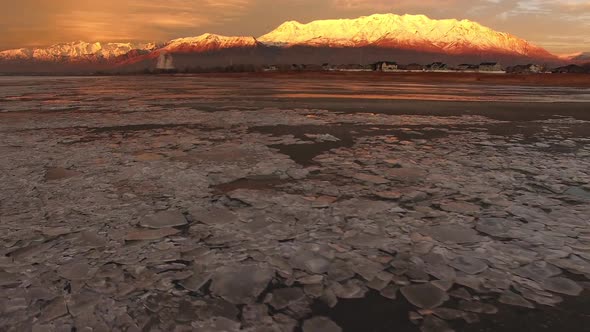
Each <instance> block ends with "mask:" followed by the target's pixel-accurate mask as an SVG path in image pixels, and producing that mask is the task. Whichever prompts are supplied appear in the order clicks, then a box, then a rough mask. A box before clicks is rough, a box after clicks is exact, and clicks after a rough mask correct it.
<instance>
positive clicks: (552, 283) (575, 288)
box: [542, 277, 584, 296]
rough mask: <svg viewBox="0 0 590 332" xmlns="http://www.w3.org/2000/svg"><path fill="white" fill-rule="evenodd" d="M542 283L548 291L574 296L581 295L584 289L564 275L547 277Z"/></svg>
mask: <svg viewBox="0 0 590 332" xmlns="http://www.w3.org/2000/svg"><path fill="white" fill-rule="evenodd" d="M542 285H543V288H545V289H546V290H548V291H552V292H555V293H560V294H565V295H572V296H576V295H580V294H581V293H582V291H583V290H584V289H583V288H582V286H580V285H578V284H577V283H576V282H574V281H572V280H570V279H567V278H563V277H554V278H549V279H545V281H543V284H542Z"/></svg>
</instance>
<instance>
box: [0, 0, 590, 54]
mask: <svg viewBox="0 0 590 332" xmlns="http://www.w3.org/2000/svg"><path fill="white" fill-rule="evenodd" d="M0 8H1V9H2V10H1V11H0V50H1V49H10V48H19V47H43V46H49V45H51V44H55V43H59V42H67V41H76V40H84V41H88V42H91V41H92V42H94V41H100V42H106V41H113V42H147V41H156V42H160V41H166V40H169V39H173V38H180V37H189V36H197V35H200V34H202V33H205V32H210V33H217V34H224V35H239V36H254V37H258V36H260V35H263V34H265V33H267V32H269V31H271V30H272V29H274V28H276V27H277V26H278V25H280V24H281V23H283V22H284V21H288V20H296V21H299V22H302V23H305V22H309V21H312V20H317V19H332V18H355V17H359V16H363V15H370V14H376V13H395V14H400V15H402V14H424V15H427V16H429V17H431V18H436V19H442V18H456V19H470V20H473V21H476V22H479V23H481V24H483V25H486V26H489V27H491V28H493V29H495V30H498V31H502V32H509V33H511V34H513V35H516V36H518V37H521V38H524V39H527V40H529V41H531V42H533V43H535V44H537V45H539V46H542V47H545V48H546V49H548V50H549V51H551V52H554V53H558V54H567V53H575V52H578V51H590V0H161V1H158V0H18V1H15V0H0Z"/></svg>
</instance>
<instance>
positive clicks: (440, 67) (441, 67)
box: [426, 62, 449, 71]
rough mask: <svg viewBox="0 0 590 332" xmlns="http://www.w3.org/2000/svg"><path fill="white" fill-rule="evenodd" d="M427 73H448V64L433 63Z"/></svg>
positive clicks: (427, 68) (427, 67)
mask: <svg viewBox="0 0 590 332" xmlns="http://www.w3.org/2000/svg"><path fill="white" fill-rule="evenodd" d="M426 70H427V71H448V70H449V66H448V65H447V64H446V63H442V62H433V63H431V64H429V65H428V66H426Z"/></svg>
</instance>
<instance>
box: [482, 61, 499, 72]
mask: <svg viewBox="0 0 590 332" xmlns="http://www.w3.org/2000/svg"><path fill="white" fill-rule="evenodd" d="M479 71H480V72H488V73H493V72H496V73H498V72H504V68H502V65H501V64H500V63H498V62H482V63H481V64H480V65H479Z"/></svg>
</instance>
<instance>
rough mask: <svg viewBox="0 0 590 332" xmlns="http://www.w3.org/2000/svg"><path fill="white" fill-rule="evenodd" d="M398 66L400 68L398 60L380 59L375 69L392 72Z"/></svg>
mask: <svg viewBox="0 0 590 332" xmlns="http://www.w3.org/2000/svg"><path fill="white" fill-rule="evenodd" d="M398 68H399V65H398V64H397V62H391V61H379V62H377V63H375V70H376V71H382V72H392V71H397V70H398Z"/></svg>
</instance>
